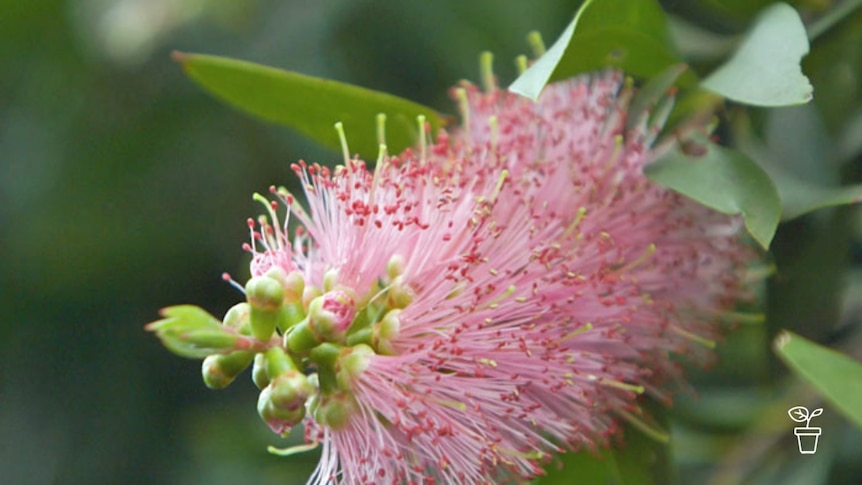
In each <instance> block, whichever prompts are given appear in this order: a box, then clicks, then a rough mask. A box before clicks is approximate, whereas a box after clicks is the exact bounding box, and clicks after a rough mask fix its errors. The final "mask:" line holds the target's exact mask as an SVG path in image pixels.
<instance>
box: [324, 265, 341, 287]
mask: <svg viewBox="0 0 862 485" xmlns="http://www.w3.org/2000/svg"><path fill="white" fill-rule="evenodd" d="M337 284H338V270H337V269H330V270H327V271H326V273H324V274H323V291H332V290H333V289H335V285H337Z"/></svg>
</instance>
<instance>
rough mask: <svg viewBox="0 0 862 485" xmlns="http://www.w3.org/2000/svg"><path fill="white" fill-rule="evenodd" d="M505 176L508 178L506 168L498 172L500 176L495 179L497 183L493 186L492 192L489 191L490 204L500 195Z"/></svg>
mask: <svg viewBox="0 0 862 485" xmlns="http://www.w3.org/2000/svg"><path fill="white" fill-rule="evenodd" d="M507 178H509V171H508V170H503V171H502V172H500V178H498V179H497V185H496V186H495V187H494V192H492V193H491V203H492V204H493V203H494V202H496V201H497V196H498V195H500V191H501V190H503V184H504V183H506V179H507Z"/></svg>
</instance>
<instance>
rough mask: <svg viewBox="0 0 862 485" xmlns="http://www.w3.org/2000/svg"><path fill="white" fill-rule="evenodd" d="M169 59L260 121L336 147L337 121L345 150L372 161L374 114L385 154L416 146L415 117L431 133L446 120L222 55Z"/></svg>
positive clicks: (397, 101) (385, 97) (377, 95)
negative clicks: (382, 124)
mask: <svg viewBox="0 0 862 485" xmlns="http://www.w3.org/2000/svg"><path fill="white" fill-rule="evenodd" d="M174 59H175V60H176V61H177V62H179V63H180V64H181V65H182V67H183V69H184V70H185V72H186V74H187V75H188V76H189V77H190V78H191V79H193V80H194V81H195V82H197V83H198V84H200V85H201V86H203V87H204V88H205V89H206V90H208V91H209V92H211V93H212V94H214V95H215V96H216V97H218V98H219V99H221V100H222V101H225V102H227V103H228V104H230V105H232V106H234V107H236V108H239V109H241V110H243V111H245V112H246V113H249V114H251V115H253V116H255V117H257V118H261V119H263V120H265V121H270V122H274V123H279V124H282V125H287V126H290V127H292V128H295V129H296V130H298V131H299V132H301V133H303V134H304V135H306V136H308V137H309V138H312V139H314V140H317V141H318V142H320V143H322V144H324V145H326V146H329V147H333V148H336V149H337V148H339V147H340V146H341V145H340V141H339V137H338V134H337V132H336V131H335V129H334V128H333V126H334V124H335V123H336V122H339V121H340V122H342V123H343V124H344V130H345V132H346V133H347V139H348V144H349V145H350V150H351V151H352V152H353V153H359V154H360V156H362V157H363V158H365V159H375V158H376V157H377V154H378V151H379V144H378V141H377V125H376V117H377V114H378V113H384V114H386V145H387V148H388V150H389V152H390V153H399V152H401V151H402V150H404V149H405V148H408V147H411V146H414V145H416V142H417V140H418V133H419V131H418V129H419V128H418V126H419V125H418V123H417V117H418V116H420V115H423V116H425V119H426V121H427V122H428V123H429V125H430V126H431V132H432V133H436V132H437V130H438V129H440V128H441V127H443V126H444V124H445V123H444V119H443V117H442V116H441V115H440V114H439V113H437V112H436V111H434V110H433V109H431V108H428V107H426V106H422V105H420V104H418V103H414V102H412V101H408V100H406V99H403V98H399V97H397V96H393V95H391V94H386V93H381V92H378V91H372V90H370V89H365V88H361V87H358V86H351V85H349V84H344V83H340V82H336V81H331V80H328V79H320V78H315V77H311V76H306V75H303V74H298V73H295V72H290V71H284V70H281V69H276V68H272V67H267V66H261V65H259V64H253V63H250V62H245V61H239V60H235V59H228V58H224V57H216V56H209V55H203V54H184V53H175V54H174Z"/></svg>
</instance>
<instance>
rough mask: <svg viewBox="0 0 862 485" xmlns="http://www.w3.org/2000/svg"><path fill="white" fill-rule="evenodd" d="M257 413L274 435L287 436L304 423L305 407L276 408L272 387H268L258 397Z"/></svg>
mask: <svg viewBox="0 0 862 485" xmlns="http://www.w3.org/2000/svg"><path fill="white" fill-rule="evenodd" d="M257 413H258V414H259V415H260V417H261V419H263V422H265V423H266V424H267V425H268V426H269V428H270V429H271V430H272V431H273V432H274V433H277V434H280V435H282V436H286V435H287V434H288V433H290V430H291V428H293V427H294V426H296V425H297V424H299V423H300V422H302V418H304V417H305V406H300V407H298V408H296V409H283V408H280V407H278V406H276V405H275V403H274V402H273V401H272V387H270V386H267V387H265V388H264V389H263V391H261V392H260V396H259V397H258V400H257Z"/></svg>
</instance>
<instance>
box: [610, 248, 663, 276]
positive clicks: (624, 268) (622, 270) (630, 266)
mask: <svg viewBox="0 0 862 485" xmlns="http://www.w3.org/2000/svg"><path fill="white" fill-rule="evenodd" d="M653 254H655V244H654V243H650V244H649V246H647V248H646V250H645V251H644V252H643V254H641V255H640V256H638V259H636V260H634V261H632V262H630V263H628V264H626V265H624V266H622V267H621V268H619V269H617V270H616V271H617V272H618V273H625V272H626V271H630V270H632V269H634V268H637V267H638V266H640V265H642V264H644V262H646V260H648V259H649V258H650V257H651V256H652V255H653Z"/></svg>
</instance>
